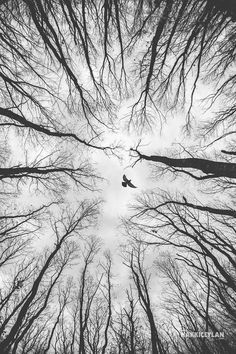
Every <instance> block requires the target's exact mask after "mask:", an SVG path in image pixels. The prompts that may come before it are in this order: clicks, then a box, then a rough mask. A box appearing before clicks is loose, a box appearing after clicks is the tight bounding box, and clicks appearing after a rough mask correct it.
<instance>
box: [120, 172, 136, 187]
mask: <svg viewBox="0 0 236 354" xmlns="http://www.w3.org/2000/svg"><path fill="white" fill-rule="evenodd" d="M122 186H123V187H127V186H129V187H131V188H137V187H135V186H134V185H133V183H131V179H128V178H127V177H126V175H123V182H122Z"/></svg>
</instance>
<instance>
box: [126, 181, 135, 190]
mask: <svg viewBox="0 0 236 354" xmlns="http://www.w3.org/2000/svg"><path fill="white" fill-rule="evenodd" d="M127 184H128V186H129V187H131V188H137V187H135V186H134V185H133V183H131V182H130V181H128V182H127Z"/></svg>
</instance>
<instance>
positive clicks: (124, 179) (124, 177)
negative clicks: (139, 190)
mask: <svg viewBox="0 0 236 354" xmlns="http://www.w3.org/2000/svg"><path fill="white" fill-rule="evenodd" d="M123 181H124V182H126V183H127V182H129V180H128V178H127V177H126V175H123Z"/></svg>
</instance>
